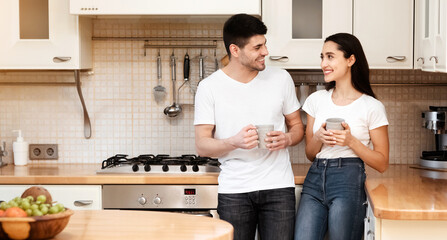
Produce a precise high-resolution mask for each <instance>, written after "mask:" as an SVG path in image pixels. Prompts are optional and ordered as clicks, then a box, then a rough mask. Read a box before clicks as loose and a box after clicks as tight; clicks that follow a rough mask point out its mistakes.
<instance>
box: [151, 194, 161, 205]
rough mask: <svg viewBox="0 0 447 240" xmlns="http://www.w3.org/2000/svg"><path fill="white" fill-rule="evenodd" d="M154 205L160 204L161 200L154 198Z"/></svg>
mask: <svg viewBox="0 0 447 240" xmlns="http://www.w3.org/2000/svg"><path fill="white" fill-rule="evenodd" d="M153 202H154V204H156V205H158V204H160V203H161V198H160V197H159V196H156V197H154V201H153Z"/></svg>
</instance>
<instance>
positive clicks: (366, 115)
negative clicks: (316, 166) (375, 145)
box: [303, 89, 388, 158]
mask: <svg viewBox="0 0 447 240" xmlns="http://www.w3.org/2000/svg"><path fill="white" fill-rule="evenodd" d="M332 93H333V89H331V90H329V91H326V90H320V91H317V92H314V93H313V94H311V95H310V96H309V97H308V98H307V99H306V102H305V103H304V105H303V110H304V111H305V112H306V113H307V114H309V115H310V116H312V117H313V118H315V122H314V126H313V132H314V133H315V132H316V131H318V129H319V128H320V127H321V125H322V124H323V123H324V122H325V121H326V119H328V118H343V119H344V120H345V122H346V123H347V124H348V125H349V127H350V128H351V134H352V136H354V137H355V138H357V139H358V140H360V141H361V142H362V143H363V144H364V145H365V146H368V147H370V148H372V144H371V137H370V135H369V130H372V129H375V128H378V127H381V126H385V125H388V119H387V117H386V111H385V106H383V104H382V103H381V102H380V101H379V100H377V99H375V98H373V97H371V96H369V95H366V94H363V95H362V96H361V97H360V98H358V99H356V100H355V101H353V102H352V103H350V104H348V105H346V106H338V105H335V104H334V102H333V101H332ZM316 157H317V158H339V157H343V158H344V157H358V156H357V155H356V154H355V153H354V151H352V149H351V148H349V147H348V146H338V145H336V146H333V147H331V146H328V145H326V144H323V146H322V148H321V151H320V152H319V153H318V154H317V156H316Z"/></svg>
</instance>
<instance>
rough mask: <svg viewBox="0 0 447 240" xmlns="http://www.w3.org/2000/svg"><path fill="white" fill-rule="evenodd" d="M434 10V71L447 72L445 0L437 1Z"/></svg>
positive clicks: (446, 5)
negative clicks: (435, 58)
mask: <svg viewBox="0 0 447 240" xmlns="http://www.w3.org/2000/svg"><path fill="white" fill-rule="evenodd" d="M436 2H437V3H436V4H437V9H436V8H435V11H437V13H435V14H434V15H435V16H436V17H435V30H434V36H435V50H436V52H435V53H436V56H437V60H438V61H437V63H436V61H435V69H436V71H438V72H447V61H446V58H447V0H437V1H436Z"/></svg>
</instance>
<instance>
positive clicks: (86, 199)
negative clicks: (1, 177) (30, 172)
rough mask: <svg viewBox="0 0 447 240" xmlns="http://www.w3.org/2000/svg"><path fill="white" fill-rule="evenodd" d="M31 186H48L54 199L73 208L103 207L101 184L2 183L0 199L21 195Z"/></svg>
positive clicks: (89, 208) (7, 199) (5, 199)
mask: <svg viewBox="0 0 447 240" xmlns="http://www.w3.org/2000/svg"><path fill="white" fill-rule="evenodd" d="M31 186H42V187H44V188H46V189H47V190H48V191H49V192H50V194H51V197H52V199H53V201H57V202H58V203H62V204H63V205H64V206H65V207H67V208H70V209H73V210H100V209H102V194H101V189H102V187H101V185H1V186H0V201H9V200H11V199H13V198H15V197H20V196H21V195H22V193H23V192H24V191H25V190H26V189H27V188H29V187H31Z"/></svg>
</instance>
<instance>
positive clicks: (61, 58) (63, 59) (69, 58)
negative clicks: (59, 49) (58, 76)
mask: <svg viewBox="0 0 447 240" xmlns="http://www.w3.org/2000/svg"><path fill="white" fill-rule="evenodd" d="M70 60H71V57H54V58H53V62H55V63H61V62H67V61H70Z"/></svg>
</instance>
